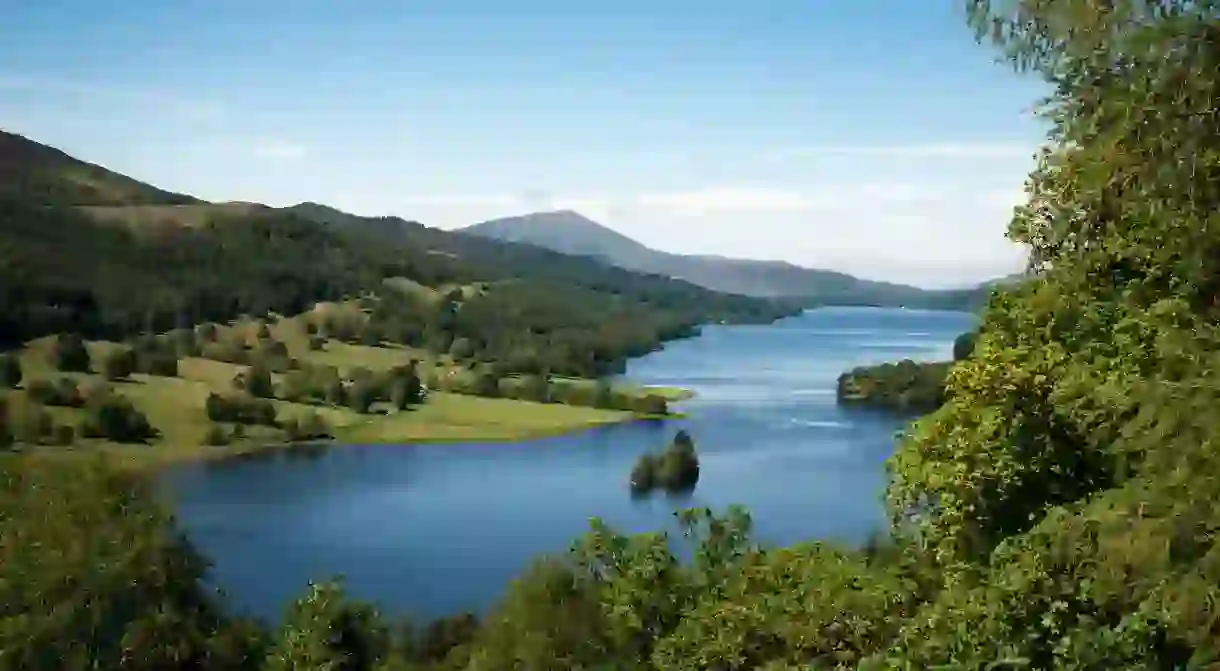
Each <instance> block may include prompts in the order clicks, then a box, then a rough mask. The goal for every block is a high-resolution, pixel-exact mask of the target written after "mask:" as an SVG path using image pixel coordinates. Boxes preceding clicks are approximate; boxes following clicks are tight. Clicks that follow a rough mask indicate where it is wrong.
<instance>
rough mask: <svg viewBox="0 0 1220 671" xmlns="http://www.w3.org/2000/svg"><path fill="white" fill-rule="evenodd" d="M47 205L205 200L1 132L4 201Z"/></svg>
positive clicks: (1, 193)
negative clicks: (156, 185)
mask: <svg viewBox="0 0 1220 671" xmlns="http://www.w3.org/2000/svg"><path fill="white" fill-rule="evenodd" d="M18 197H19V198H22V199H24V200H27V201H31V202H36V203H39V204H42V205H190V204H197V203H202V202H203V201H201V200H199V199H197V198H194V197H192V196H188V195H185V194H181V193H172V192H170V191H165V190H162V189H158V188H157V187H154V186H150V185H148V184H145V183H143V182H139V181H136V180H134V179H132V178H130V177H127V176H126V175H120V174H119V173H116V172H113V171H111V170H107V169H106V168H103V167H101V166H98V165H94V164H92V163H86V162H85V161H81V160H79V159H76V158H73V157H71V156H69V155H67V154H65V153H64V152H62V151H60V150H58V149H55V148H53V147H48V146H46V145H44V144H39V143H38V142H34V141H33V140H30V139H27V138H25V137H22V136H20V135H16V134H14V133H8V132H5V131H3V130H0V198H18Z"/></svg>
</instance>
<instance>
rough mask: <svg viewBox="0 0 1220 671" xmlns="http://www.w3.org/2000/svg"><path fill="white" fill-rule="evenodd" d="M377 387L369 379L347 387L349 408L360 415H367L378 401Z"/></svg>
mask: <svg viewBox="0 0 1220 671" xmlns="http://www.w3.org/2000/svg"><path fill="white" fill-rule="evenodd" d="M377 392H378V389H377V385H376V383H375V382H374V381H373V380H372V379H371V378H369V377H362V378H360V379H357V380H355V381H353V382H352V383H351V384H350V385H348V387H347V393H346V397H347V407H349V408H351V409H352V410H354V411H355V412H358V413H362V414H363V413H367V412H368V411H369V409H370V408H371V407H372V405H373V402H374V401H376V400H377Z"/></svg>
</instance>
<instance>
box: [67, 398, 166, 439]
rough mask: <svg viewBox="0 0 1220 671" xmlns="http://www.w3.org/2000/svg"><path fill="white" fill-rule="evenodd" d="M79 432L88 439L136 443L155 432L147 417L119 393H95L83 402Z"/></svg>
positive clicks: (153, 434) (152, 435) (150, 436)
mask: <svg viewBox="0 0 1220 671" xmlns="http://www.w3.org/2000/svg"><path fill="white" fill-rule="evenodd" d="M85 413H86V415H85V420H84V422H83V423H82V424H81V432H82V433H83V434H84V435H85V436H86V437H89V438H105V439H107V440H113V441H115V442H118V443H139V442H144V441H146V440H148V439H149V438H152V437H154V436H155V435H156V431H155V430H153V427H152V425H151V424H149V423H148V418H147V417H145V416H144V414H143V413H141V412H140V411H139V410H137V409H136V407H135V406H133V405H132V404H131V401H129V400H127V398H125V397H123V396H121V395H119V394H114V393H110V394H94V395H92V396H90V397H89V399H88V400H87V401H86V403H85Z"/></svg>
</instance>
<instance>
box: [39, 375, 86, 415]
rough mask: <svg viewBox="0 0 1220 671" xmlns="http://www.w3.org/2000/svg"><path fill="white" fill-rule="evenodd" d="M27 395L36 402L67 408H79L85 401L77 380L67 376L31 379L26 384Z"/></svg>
mask: <svg viewBox="0 0 1220 671" xmlns="http://www.w3.org/2000/svg"><path fill="white" fill-rule="evenodd" d="M26 395H27V396H29V398H30V400H31V401H34V402H35V403H40V404H42V405H53V406H60V407H65V408H79V407H81V406H82V405H84V402H85V401H84V398H83V397H82V396H81V393H80V389H79V388H78V387H77V386H76V382H74V381H73V380H72V379H71V378H66V377H61V378H57V379H54V380H45V379H39V380H30V381H29V382H28V383H27V384H26Z"/></svg>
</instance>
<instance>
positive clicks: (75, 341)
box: [51, 333, 89, 373]
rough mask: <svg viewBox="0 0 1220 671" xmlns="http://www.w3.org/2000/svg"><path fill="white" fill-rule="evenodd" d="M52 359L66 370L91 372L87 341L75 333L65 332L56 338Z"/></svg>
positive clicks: (52, 347) (59, 367)
mask: <svg viewBox="0 0 1220 671" xmlns="http://www.w3.org/2000/svg"><path fill="white" fill-rule="evenodd" d="M51 361H52V363H53V364H54V366H55V367H56V368H58V369H59V370H62V371H64V372H80V373H87V372H89V350H87V349H85V341H84V340H83V339H82V338H81V337H80V335H78V334H75V333H65V334H62V335H59V336H57V337H56V338H55V342H54V343H53V344H52V346H51Z"/></svg>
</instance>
